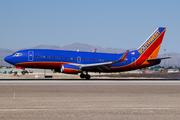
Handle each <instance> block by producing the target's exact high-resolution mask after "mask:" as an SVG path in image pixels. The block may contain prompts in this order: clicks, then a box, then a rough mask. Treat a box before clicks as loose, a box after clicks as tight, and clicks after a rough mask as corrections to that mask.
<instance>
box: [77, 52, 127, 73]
mask: <svg viewBox="0 0 180 120" xmlns="http://www.w3.org/2000/svg"><path fill="white" fill-rule="evenodd" d="M128 53H129V50H127V51H126V52H125V53H124V54H123V55H122V56H121V57H120V58H119V59H118V60H116V61H112V62H103V63H94V64H81V65H80V68H81V70H84V71H85V70H87V71H89V70H97V71H104V69H109V68H110V67H112V64H115V63H119V62H123V61H124V60H125V59H126V56H127V55H128Z"/></svg>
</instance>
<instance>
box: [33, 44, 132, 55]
mask: <svg viewBox="0 0 180 120" xmlns="http://www.w3.org/2000/svg"><path fill="white" fill-rule="evenodd" d="M31 49H55V50H72V51H76V50H80V51H87V52H92V51H93V50H94V49H97V52H102V53H122V52H124V51H126V50H125V49H121V48H102V47H100V46H92V45H88V44H81V43H73V44H70V45H66V46H63V47H59V46H55V45H39V46H35V47H32V48H31ZM131 50H133V49H131Z"/></svg>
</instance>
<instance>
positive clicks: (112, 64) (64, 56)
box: [4, 27, 169, 79]
mask: <svg viewBox="0 0 180 120" xmlns="http://www.w3.org/2000/svg"><path fill="white" fill-rule="evenodd" d="M165 31H166V28H164V27H159V28H157V29H156V30H155V31H154V32H153V33H152V34H151V35H150V36H149V38H148V39H147V40H146V41H145V42H144V43H143V44H142V45H141V46H140V47H139V48H138V49H137V50H133V51H129V50H127V51H126V52H125V53H121V54H110V53H97V52H80V51H65V50H50V49H26V50H20V51H17V52H15V53H13V54H12V55H9V56H7V57H5V58H4V60H5V61H6V62H8V63H10V64H12V65H15V66H16V67H17V68H22V69H25V68H41V69H53V70H54V71H55V72H61V73H68V74H78V73H80V77H81V78H86V79H90V75H89V74H88V72H122V71H129V70H135V69H140V68H145V67H149V66H153V65H157V64H159V63H160V62H161V60H162V59H167V58H169V57H166V58H157V56H158V52H159V49H160V46H161V43H162V40H163V37H164V34H165Z"/></svg>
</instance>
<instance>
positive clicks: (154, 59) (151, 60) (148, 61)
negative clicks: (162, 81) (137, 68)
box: [146, 57, 172, 62]
mask: <svg viewBox="0 0 180 120" xmlns="http://www.w3.org/2000/svg"><path fill="white" fill-rule="evenodd" d="M169 58H172V57H164V58H157V59H147V60H146V61H148V62H149V61H156V60H163V59H169Z"/></svg>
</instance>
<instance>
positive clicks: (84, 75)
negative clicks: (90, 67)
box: [80, 71, 91, 80]
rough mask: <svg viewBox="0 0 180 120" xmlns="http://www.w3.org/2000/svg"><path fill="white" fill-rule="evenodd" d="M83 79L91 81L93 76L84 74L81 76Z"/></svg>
mask: <svg viewBox="0 0 180 120" xmlns="http://www.w3.org/2000/svg"><path fill="white" fill-rule="evenodd" d="M80 77H81V78H86V80H89V79H90V78H91V76H90V75H89V74H88V72H87V71H86V74H84V73H83V72H82V73H81V74H80Z"/></svg>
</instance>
